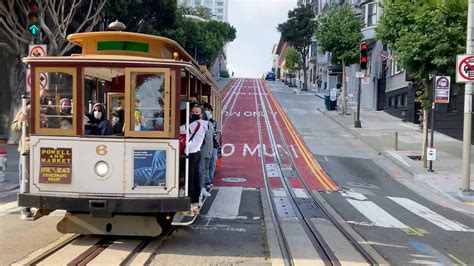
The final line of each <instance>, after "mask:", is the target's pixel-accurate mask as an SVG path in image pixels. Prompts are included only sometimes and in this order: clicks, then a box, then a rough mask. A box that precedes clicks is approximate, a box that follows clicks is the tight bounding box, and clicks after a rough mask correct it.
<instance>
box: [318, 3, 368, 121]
mask: <svg viewBox="0 0 474 266" xmlns="http://www.w3.org/2000/svg"><path fill="white" fill-rule="evenodd" d="M362 38H363V35H362V21H361V20H360V19H359V18H357V17H356V13H355V11H354V9H353V8H352V7H351V6H350V5H347V4H343V5H341V6H337V7H335V8H332V9H330V10H329V12H328V13H327V14H326V15H324V16H323V17H322V18H320V19H319V24H318V27H317V30H316V39H317V40H318V45H319V47H320V48H321V50H322V51H323V52H330V53H331V61H332V63H333V64H341V65H342V80H343V82H342V113H343V114H346V113H347V102H346V95H347V86H346V70H345V67H346V66H348V65H351V64H355V63H357V62H358V59H359V48H360V44H361V42H362Z"/></svg>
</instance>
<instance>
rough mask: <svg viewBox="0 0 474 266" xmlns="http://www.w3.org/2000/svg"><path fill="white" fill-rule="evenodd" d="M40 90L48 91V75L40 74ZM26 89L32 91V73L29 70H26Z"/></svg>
mask: <svg viewBox="0 0 474 266" xmlns="http://www.w3.org/2000/svg"><path fill="white" fill-rule="evenodd" d="M39 79H40V89H46V90H47V89H48V75H47V74H46V73H41V74H40V77H39ZM26 84H27V85H26V89H27V91H31V71H30V69H29V68H28V69H27V70H26Z"/></svg>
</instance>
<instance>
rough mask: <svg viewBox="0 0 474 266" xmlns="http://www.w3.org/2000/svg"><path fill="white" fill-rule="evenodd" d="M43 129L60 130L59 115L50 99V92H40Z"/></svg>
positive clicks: (43, 90)
mask: <svg viewBox="0 0 474 266" xmlns="http://www.w3.org/2000/svg"><path fill="white" fill-rule="evenodd" d="M40 107H41V108H40V112H41V124H40V126H41V128H60V124H59V113H58V112H57V111H56V110H55V108H54V104H53V100H52V99H50V98H48V90H46V89H41V90H40Z"/></svg>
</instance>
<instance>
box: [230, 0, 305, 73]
mask: <svg viewBox="0 0 474 266" xmlns="http://www.w3.org/2000/svg"><path fill="white" fill-rule="evenodd" d="M296 2H297V1H296V0H229V23H230V24H231V25H232V26H234V27H235V28H236V29H237V38H236V39H235V40H234V41H233V42H232V43H230V44H229V45H228V48H227V54H228V57H227V61H228V67H229V70H230V71H234V72H235V77H262V74H263V73H265V72H268V71H270V70H271V67H272V48H273V45H274V44H276V43H278V41H279V40H280V33H279V32H278V31H277V30H276V27H277V25H278V24H279V23H282V22H285V21H286V20H287V19H288V11H289V10H291V9H293V8H295V7H296ZM230 71H229V72H230Z"/></svg>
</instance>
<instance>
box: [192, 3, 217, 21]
mask: <svg viewBox="0 0 474 266" xmlns="http://www.w3.org/2000/svg"><path fill="white" fill-rule="evenodd" d="M191 15H195V16H198V17H201V18H203V19H207V20H211V19H212V11H211V9H209V8H207V7H205V6H201V5H199V6H197V7H195V8H194V10H193V13H192V14H191Z"/></svg>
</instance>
